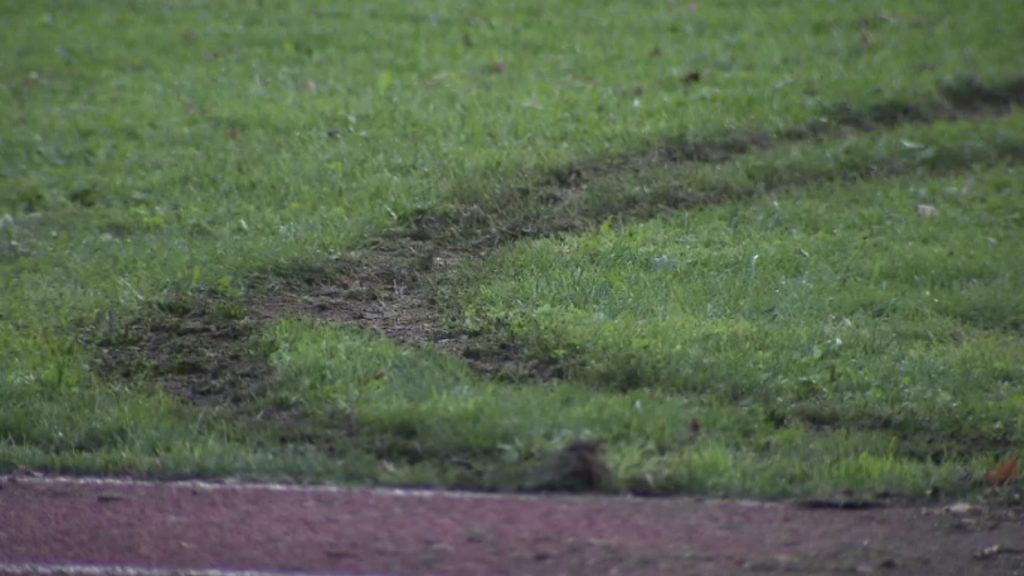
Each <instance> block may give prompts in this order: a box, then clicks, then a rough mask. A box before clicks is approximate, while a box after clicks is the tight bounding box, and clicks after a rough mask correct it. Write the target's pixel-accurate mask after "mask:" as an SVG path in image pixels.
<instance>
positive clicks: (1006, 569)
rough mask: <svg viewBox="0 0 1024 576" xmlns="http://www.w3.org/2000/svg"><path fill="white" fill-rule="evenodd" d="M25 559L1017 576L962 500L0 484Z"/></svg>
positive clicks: (328, 567)
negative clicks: (830, 503) (880, 503)
mask: <svg viewBox="0 0 1024 576" xmlns="http://www.w3.org/2000/svg"><path fill="white" fill-rule="evenodd" d="M33 564H34V565H36V566H38V565H40V564H42V565H45V566H50V567H53V566H55V565H68V564H73V565H92V566H94V567H105V568H107V570H104V569H94V570H93V571H92V572H89V573H92V574H96V573H101V572H109V573H119V572H117V571H115V570H113V569H112V567H114V566H136V567H138V566H146V567H152V568H163V569H166V570H167V571H168V573H170V572H175V573H177V572H176V571H182V572H184V571H187V570H210V569H217V568H220V569H233V570H260V571H266V572H271V571H273V572H275V573H281V572H301V573H307V574H308V573H331V574H338V573H342V574H395V575H401V574H409V575H413V574H447V575H452V576H456V575H466V576H469V575H475V574H492V575H500V574H536V575H538V576H540V575H548V574H550V575H556V574H558V575H576V574H579V575H584V574H586V575H596V574H630V575H636V576H645V575H672V576H680V575H687V574H702V575H727V574H807V575H811V574H813V575H827V574H836V575H838V574H900V575H916V574H920V575H928V576H946V575H948V576H965V575H971V574H976V575H979V576H980V575H983V574H984V575H989V574H993V575H994V574H1000V575H1007V576H1009V575H1013V574H1024V517H1022V515H1021V510H1005V509H989V508H986V507H983V506H981V507H978V506H970V505H966V504H959V505H956V506H953V507H948V508H945V509H943V508H935V507H933V508H915V507H893V508H885V509H870V510H848V511H835V510H817V509H810V508H806V507H797V506H793V505H789V504H783V503H762V502H744V501H721V500H701V499H692V498H666V499H638V498H610V497H592V496H591V497H566V496H561V497H535V496H534V497H524V496H475V495H465V494H450V493H447V494H446V493H401V492H386V491H366V490H330V489H326V490H324V489H319V490H318V489H301V488H300V487H291V488H287V487H280V486H277V487H270V486H266V487H261V486H258V485H256V486H231V485H220V486H217V485H208V484H194V483H168V484H137V483H128V484H124V483H121V484H117V483H109V482H102V481H100V482H96V483H90V482H89V481H88V480H86V481H84V482H83V481H76V480H71V481H61V480H54V479H47V478H10V477H8V478H3V477H0V573H8V574H9V573H34V572H33V571H32V570H29V569H27V568H26V565H33ZM19 566H20V567H21V569H20V570H19ZM278 571H279V572H278ZM35 573H38V572H35ZM49 573H56V572H49ZM61 573H82V572H75V571H69V572H61Z"/></svg>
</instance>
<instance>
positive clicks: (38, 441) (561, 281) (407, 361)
mask: <svg viewBox="0 0 1024 576" xmlns="http://www.w3.org/2000/svg"><path fill="white" fill-rule="evenodd" d="M0 15H2V16H3V18H4V21H5V22H6V23H8V26H7V28H8V30H7V32H5V34H4V35H3V36H2V37H0V51H2V52H0V54H2V56H0V77H2V79H3V80H2V82H0V162H2V165H0V470H12V469H15V468H17V467H19V466H26V467H30V468H38V469H44V470H55V471H68V472H108V473H132V474H138V475H149V476H160V477H170V476H192V475H201V476H211V475H246V476H256V477H280V476H289V477H294V478H301V479H316V480H330V481H345V482H370V483H390V484H409V483H414V484H428V485H430V484H441V485H456V486H470V487H504V486H507V485H509V484H510V483H513V482H514V479H515V478H517V477H519V476H521V475H522V474H525V473H526V472H524V470H525V469H526V468H528V467H529V465H530V464H531V463H532V462H533V461H534V460H535V459H536V457H537V456H538V455H541V454H543V453H545V452H547V451H550V450H552V449H555V448H557V447H559V446H560V445H562V444H564V443H565V442H566V441H568V440H570V439H573V438H577V437H581V436H599V437H602V438H605V439H606V440H607V441H608V460H609V463H610V464H611V465H612V466H613V468H615V470H616V472H617V473H618V475H619V476H620V478H621V480H622V482H623V484H624V486H626V487H629V488H633V489H636V490H642V491H655V492H686V493H702V494H739V495H762V496H778V495H806V494H832V493H835V492H838V491H840V490H843V489H851V490H856V491H860V492H871V491H891V492H902V493H907V494H910V495H914V496H920V495H923V494H927V493H935V492H936V491H941V492H943V493H958V494H959V493H964V492H968V491H970V490H972V489H973V488H972V487H973V484H972V483H971V479H972V478H976V477H978V475H979V474H983V472H984V471H985V470H986V469H987V468H988V467H989V466H990V465H991V464H992V463H993V462H995V461H996V460H997V459H999V458H1002V457H1004V456H1005V455H1006V454H1008V453H1011V452H1012V451H1013V450H1014V449H1016V450H1019V446H1020V445H1021V442H1020V441H1021V436H1022V434H1024V421H1022V419H1021V416H1020V414H1021V413H1022V409H1024V405H1022V402H1024V400H1022V396H1021V395H1022V394H1024V387H1022V376H1024V375H1022V365H1021V361H1020V358H1021V357H1024V355H1022V354H1021V352H1022V350H1021V347H1022V345H1021V334H1020V326H1021V324H1022V323H1024V316H1022V314H1024V303H1022V297H1021V296H1020V295H1019V292H1020V290H1019V287H1020V286H1021V285H1022V275H1024V272H1022V266H1021V265H1020V264H1019V258H1016V257H1015V256H1016V254H1015V249H1014V247H1015V246H1020V245H1021V240H1022V238H1021V224H1020V218H1019V214H1020V211H1021V200H1020V199H1021V197H1022V195H1021V187H1020V184H1019V183H1018V181H1019V180H1020V177H1019V163H1020V160H1021V158H1022V157H1024V155H1022V152H1021V151H1022V149H1024V141H1022V138H1021V137H1020V136H1019V134H1021V133H1024V130H1022V128H1024V121H1022V119H1021V115H1020V113H1014V114H1013V115H1011V116H1008V117H1004V118H981V117H979V118H970V117H965V118H963V119H960V120H959V121H956V122H947V123H942V122H940V123H934V124H926V125H919V126H903V127H897V128H895V129H893V130H889V129H888V128H887V127H885V126H880V127H879V128H880V129H879V130H878V131H877V132H872V133H864V132H863V131H860V132H858V131H855V130H853V129H850V128H847V129H843V128H836V129H835V130H832V131H831V133H830V135H829V136H828V138H827V139H826V140H824V141H822V142H817V141H804V142H789V143H785V142H784V143H782V144H780V145H778V146H776V147H774V148H772V149H770V150H751V151H748V153H747V154H744V155H740V156H738V157H735V158H732V159H730V160H728V161H725V162H716V163H708V164H672V163H664V162H652V163H651V164H650V165H649V166H647V167H646V169H645V170H642V171H638V172H633V171H613V172H611V173H609V174H605V175H603V176H601V177H600V178H597V179H596V180H594V181H593V182H592V183H590V184H589V189H588V194H587V195H586V196H585V197H583V198H581V199H580V200H579V204H578V214H577V215H578V216H579V217H580V222H582V223H583V224H584V226H583V227H584V228H586V227H587V226H586V224H588V223H589V222H591V221H592V220H594V221H598V222H600V221H604V220H605V219H606V218H607V217H608V216H610V215H616V214H628V215H630V217H629V218H624V219H623V218H617V217H613V218H611V219H610V220H607V225H605V226H599V227H597V228H596V229H592V230H589V231H587V232H585V233H583V234H580V235H578V236H568V237H562V238H555V239H547V240H535V241H530V242H525V243H522V244H516V245H511V246H506V247H505V248H503V249H502V250H501V251H500V253H498V254H495V255H494V256H493V258H489V259H488V260H486V261H481V262H474V263H470V264H469V265H468V266H467V267H466V268H464V269H460V270H455V271H453V272H452V274H451V275H450V276H447V277H446V278H444V279H440V280H439V282H440V284H439V286H438V289H439V294H440V295H441V296H442V300H443V304H444V306H445V315H446V317H447V318H448V319H449V321H450V322H451V324H452V326H454V327H457V328H458V329H460V330H462V329H465V330H470V331H475V332H479V333H482V334H485V335H488V337H491V338H495V339H504V340H509V341H512V342H515V343H516V344H517V345H519V346H522V347H523V349H524V351H525V353H527V354H528V355H530V357H531V358H534V359H536V360H537V361H539V362H544V363H547V364H550V365H553V366H555V367H556V368H557V370H558V371H559V372H560V373H562V374H563V375H564V376H565V378H564V381H560V382H557V383H549V384H543V385H541V384H530V383H519V384H510V383H508V382H504V381H501V380H493V379H488V378H484V377H481V376H479V375H476V374H474V373H472V372H471V371H469V370H468V369H467V368H466V367H465V366H464V365H463V364H462V363H461V362H460V361H459V360H457V359H453V358H448V357H445V356H443V355H442V354H440V353H438V352H433V351H429V350H415V349H409V348H406V347H402V346H397V345H395V344H394V343H392V342H389V341H387V340H385V339H381V338H379V337H375V336H372V335H369V334H368V333H364V332H362V331H360V330H358V329H353V328H350V327H341V326H336V325H326V324H322V323H315V322H310V321H301V320H283V321H281V322H278V323H275V324H273V325H268V326H266V327H265V328H264V329H263V332H261V333H260V334H258V335H257V338H258V339H261V340H262V344H260V345H259V346H256V345H255V344H254V349H257V350H263V349H267V350H273V353H272V354H271V356H270V360H271V364H272V365H273V367H274V369H275V371H276V374H275V376H274V378H273V379H272V382H270V383H268V384H267V386H266V388H265V389H261V390H259V391H258V393H257V394H254V397H253V398H251V399H249V400H248V401H247V402H246V403H244V404H243V405H241V406H237V405H235V406H201V407H197V406H193V405H186V404H182V403H181V402H179V401H178V400H176V399H175V397H173V396H171V395H168V394H167V393H166V392H165V391H164V390H162V389H161V387H160V386H159V383H158V382H157V379H156V378H155V377H154V375H152V374H150V375H149V376H148V377H142V376H139V377H135V378H132V379H129V380H124V379H118V378H111V377H110V376H109V375H104V374H105V373H104V372H103V371H101V370H99V369H98V368H97V365H98V360H97V357H96V349H95V346H96V342H97V340H99V339H101V338H103V337H108V338H109V337H111V335H114V334H118V333H121V331H122V330H123V327H125V326H128V325H131V323H132V322H133V321H135V320H136V319H137V318H142V319H143V321H145V319H147V318H149V317H150V315H151V311H152V310H153V309H154V306H155V305H156V304H158V303H161V302H166V301H168V300H175V299H178V298H181V297H182V295H194V296H197V297H205V296H203V295H207V294H209V293H211V292H218V293H220V294H221V295H222V296H221V297H223V298H226V299H228V300H229V301H231V302H235V301H236V300H238V299H239V298H241V296H240V295H242V294H244V293H246V290H247V288H248V284H247V282H248V279H250V278H251V277H252V275H253V274H254V273H257V272H263V273H265V272H266V271H275V270H276V271H280V270H288V269H291V267H293V266H294V265H296V264H303V265H304V264H314V265H317V264H323V263H324V262H329V261H330V259H331V258H332V257H334V256H336V255H339V254H346V253H348V252H350V251H352V250H354V249H357V248H365V247H366V246H368V245H372V244H373V243H374V242H375V241H376V240H378V239H379V238H381V237H383V236H385V235H388V234H392V235H393V234H402V233H403V231H404V230H405V228H406V226H407V223H408V222H410V221H414V220H415V218H416V217H417V215H422V214H424V213H427V214H444V213H445V211H446V210H450V209H451V208H452V207H453V206H454V207H456V208H460V207H465V206H469V205H473V204H479V205H480V206H484V207H485V208H486V207H488V206H491V207H493V206H495V203H497V202H504V199H506V198H507V196H506V195H503V194H505V193H507V192H508V191H511V190H517V189H520V188H523V187H527V188H528V187H530V186H534V185H535V184H536V182H538V181H540V180H542V179H543V178H544V176H545V175H546V174H550V173H551V171H553V170H554V171H557V170H562V169H564V168H565V167H566V166H568V165H570V164H572V163H586V162H594V161H598V162H600V161H601V159H606V158H619V157H623V156H624V155H630V154H632V155H635V154H637V153H639V154H643V153H644V151H646V150H651V149H653V148H656V147H658V146H663V145H665V143H666V142H681V141H682V142H689V143H697V144H699V143H702V142H713V141H720V140H721V139H723V138H731V137H734V136H736V135H740V136H743V135H745V134H749V133H753V132H756V133H762V134H766V135H776V136H784V135H786V134H787V133H791V131H793V130H794V129H800V128H806V127H808V126H816V125H819V124H820V125H828V124H829V121H830V119H834V118H835V117H836V115H837V111H842V110H847V111H851V110H852V111H854V112H856V111H863V112H864V113H869V112H870V111H871V110H879V109H884V107H885V106H888V105H890V104H889V103H893V102H930V101H933V100H934V99H935V98H936V97H937V94H938V91H939V90H940V88H941V87H942V86H946V85H949V84H950V83H953V82H956V81H958V79H959V80H962V79H963V78H972V79H974V81H976V82H977V83H980V84H981V85H985V86H998V85H1000V84H1002V83H1004V82H1006V81H1012V80H1019V74H1020V70H1021V68H1022V64H1024V60H1022V58H1021V56H1020V54H1024V40H1022V39H1024V9H1022V8H1021V7H1020V6H1019V3H1017V2H1012V1H992V2H984V3H978V4H975V5H971V6H967V5H964V3H962V2H953V1H947V2H936V1H930V0H929V1H925V0H921V1H907V2H901V3H899V5H898V6H896V7H893V5H892V3H891V2H881V1H877V2H862V3H856V4H854V3H823V2H816V1H810V0H808V1H804V2H785V3H763V2H731V3H713V4H711V3H700V4H690V3H666V2H650V3H637V2H605V3H582V2H579V3H576V2H559V3H551V2H543V1H539V0H538V1H530V2H518V3H516V4H515V6H511V5H510V4H509V3H507V2H472V3H469V2H455V1H441V0H439V1H434V2H417V3H410V2H405V1H394V2H376V3H373V4H372V5H366V6H364V5H359V6H355V5H348V4H345V3H342V5H338V3H334V2H293V3H270V4H267V5H255V4H253V3H250V2H241V1H239V2H219V3H215V4H210V3H206V2H180V3H175V4H174V5H173V6H167V5H164V3H158V2H127V1H124V2H107V3H103V4H94V3H77V2H59V1H52V2H32V3H30V2H18V1H6V2H0ZM656 49H657V50H656ZM499 63H500V65H498V64H499ZM694 71H699V72H700V73H701V79H700V81H699V82H696V83H687V82H685V81H684V77H685V76H686V75H688V74H690V73H691V72H694ZM879 107H882V108H879ZM709 200H714V201H715V202H723V201H725V202H729V203H726V204H724V205H721V206H718V207H716V208H713V209H709V210H706V211H701V212H692V213H691V212H678V211H673V210H672V209H671V207H673V206H678V207H686V206H691V205H694V204H699V203H702V202H707V201H709ZM920 203H929V204H934V205H936V206H937V207H938V208H939V210H940V212H939V215H938V216H936V217H934V218H922V217H919V216H918V215H917V213H916V207H917V205H918V204H920ZM574 206H575V205H574ZM638 207H639V208H638ZM504 208H507V209H508V210H510V211H515V207H514V206H504ZM574 209H576V208H574ZM525 213H527V214H533V212H529V211H527V212H525ZM648 217H653V219H652V220H650V221H647V222H643V221H641V219H643V218H648ZM755 255H757V259H756V261H755V260H754V256H755ZM839 342H841V344H840V343H839ZM381 372H383V376H381V377H379V378H376V377H375V376H376V375H378V374H380V373H381ZM143 373H144V372H143ZM261 414H262V416H260V415H261ZM274 415H276V416H274ZM282 415H283V416H282ZM694 417H696V418H699V419H700V421H701V422H702V423H703V430H704V431H703V433H702V434H701V436H700V437H699V438H698V439H697V440H696V441H691V440H690V439H689V436H688V432H687V430H688V428H687V427H688V425H689V422H690V420H691V419H692V418H694ZM275 418H277V419H275Z"/></svg>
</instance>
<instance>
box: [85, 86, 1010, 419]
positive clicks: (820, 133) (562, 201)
mask: <svg viewBox="0 0 1024 576" xmlns="http://www.w3.org/2000/svg"><path fill="white" fill-rule="evenodd" d="M1022 104H1024V79H1017V80H1014V81H1011V82H1007V83H1005V84H1001V85H996V86H984V85H981V84H979V83H978V82H976V81H972V80H966V81H960V82H957V83H955V84H951V85H949V86H945V87H941V88H940V90H939V97H938V98H936V99H935V100H931V101H926V102H919V103H913V102H903V101H889V102H883V103H879V104H876V105H872V106H869V107H867V108H863V109H862V108H855V107H849V106H835V107H833V108H831V109H830V110H827V111H826V116H825V118H826V119H825V120H823V121H821V122H817V123H814V124H813V125H808V126H803V127H799V128H796V129H792V130H789V131H786V132H784V133H782V134H781V135H770V134H766V133H761V132H753V131H751V132H740V133H735V134H731V135H728V136H724V137H722V138H720V139H718V140H714V141H711V142H702V143H694V142H687V141H678V142H667V143H663V144H661V145H659V146H655V147H654V148H652V149H651V150H648V151H645V152H642V153H638V154H634V155H629V156H627V157H624V158H616V159H611V160H596V161H590V162H581V163H578V164H575V165H573V166H570V167H567V168H565V169H562V170H558V171H555V172H554V173H552V174H550V175H548V176H547V177H545V178H543V179H541V180H540V181H539V182H538V183H537V184H535V185H532V186H528V187H524V188H518V189H512V190H503V191H497V192H494V193H487V192H486V191H485V192H483V193H481V192H479V191H476V192H475V193H474V194H473V195H470V194H469V193H467V194H465V195H464V197H462V198H461V203H460V204H457V205H455V206H453V207H448V208H445V209H440V210H424V211H420V212H417V213H413V214H409V215H406V216H405V217H404V218H403V219H402V224H403V227H402V228H401V229H400V230H399V231H397V232H395V231H393V232H391V233H390V234H387V235H385V236H383V237H381V238H380V239H378V240H377V243H376V244H374V245H372V246H369V247H367V248H365V249H364V250H362V251H358V252H355V253H353V254H351V255H349V256H348V257H345V258H341V259H339V260H337V261H333V262H327V263H319V264H317V265H315V266H307V267H304V268H296V269H291V270H278V271H275V272H274V273H272V274H265V275H261V276H258V277H254V278H253V279H252V282H251V288H250V290H249V292H248V295H247V296H245V297H244V298H243V299H242V301H241V302H238V301H237V299H236V300H234V301H232V300H230V299H226V298H221V297H218V296H190V297H187V298H183V299H181V300H180V301H177V302H173V303H169V304H163V305H158V306H154V307H153V308H152V309H151V311H150V313H149V314H147V315H145V316H144V317H142V318H139V319H138V320H136V321H134V322H133V323H131V324H130V325H129V326H127V328H126V330H125V332H124V333H122V334H118V335H116V337H107V338H106V339H104V340H103V341H101V342H100V348H101V350H102V352H103V353H102V358H103V361H102V366H101V370H103V371H104V372H105V373H107V374H109V375H115V376H119V377H133V376H139V375H143V376H146V377H148V378H150V379H156V380H157V381H158V382H159V383H160V384H162V385H163V386H164V387H165V388H166V389H167V390H169V391H170V392H171V393H172V394H174V395H175V396H177V397H179V398H181V399H182V400H184V401H186V402H189V403H194V404H200V405H238V404H244V403H245V399H246V398H250V397H253V396H258V395H259V394H260V393H261V392H262V391H263V390H264V389H265V388H266V387H267V386H270V385H271V382H270V378H271V370H270V369H269V367H268V366H267V363H266V355H267V352H268V351H267V350H261V349H260V347H259V346H254V342H253V338H254V335H255V334H256V333H257V331H256V328H257V327H258V326H259V325H260V324H261V323H262V322H264V321H266V320H272V319H276V318H283V317H296V316H300V317H310V318H316V319H319V320H324V321H330V322H340V323H344V324H348V325H354V326H361V327H365V328H368V329H372V330H376V331H378V332H379V333H381V334H382V335H384V336H387V337H389V338H392V339H394V340H395V341H397V342H400V343H403V344H409V345H436V346H438V347H440V348H441V349H443V350H445V351H447V352H450V353H452V354H454V355H457V356H461V357H462V358H464V359H465V360H466V362H467V363H468V364H469V365H470V366H472V367H473V368H474V369H476V370H478V371H480V372H481V373H484V374H488V375H492V376H493V375H499V376H505V377H511V378H517V379H519V378H528V379H540V380H544V379H548V378H552V377H558V376H560V375H561V373H560V367H559V365H558V363H557V362H548V361H545V360H536V359H527V358H525V357H523V355H522V354H520V353H519V351H518V350H517V349H516V347H515V345H514V344H510V343H508V342H507V341H505V340H503V339H502V338H501V335H490V336H486V335H484V336H480V335H475V336H473V337H468V336H467V335H464V334H458V333H450V332H449V331H447V330H446V329H445V319H444V318H442V317H441V312H440V310H439V306H438V302H437V300H438V288H439V286H440V285H441V283H442V281H443V278H444V277H445V275H446V274H447V273H448V272H449V271H451V270H453V269H454V268H455V267H457V266H459V265H460V264H461V263H464V262H466V261H471V260H476V259H479V258H482V257H484V256H486V255H487V254H488V253H489V252H491V251H492V250H494V249H496V248H498V247H501V246H503V245H506V244H508V243H510V242H513V241H516V240H520V239H528V238H537V237H545V236H551V235H556V234H560V233H568V232H575V231H581V230H585V229H588V228H590V227H592V226H594V225H595V224H596V223H600V222H602V221H604V220H605V219H606V218H608V217H611V216H615V217H618V218H620V219H623V220H630V219H633V220H635V219H643V218H648V217H650V216H652V215H653V214H655V213H657V212H659V211H664V210H666V209H685V208H693V207H699V206H702V205H709V204H715V203H721V202H724V201H730V200H737V199H741V198H744V197H748V196H750V195H752V194H756V193H763V192H766V191H772V190H778V189H782V188H786V187H791V186H795V185H800V184H808V183H811V182H815V181H820V180H821V178H822V177H821V176H820V175H816V174H794V175H784V176H774V177H770V178H766V179H765V181H764V182H761V183H759V188H758V189H757V190H743V189H728V188H722V189H717V190H714V189H713V190H693V189H688V188H686V189H680V188H678V187H677V188H671V187H670V188H667V189H665V190H661V191H658V192H657V193H654V194H647V195H645V196H637V197H629V196H628V195H627V196H625V197H623V195H622V194H621V189H619V188H616V187H615V186H614V183H615V182H616V181H617V179H620V178H624V177H632V176H633V175H636V174H644V173H646V172H647V171H655V170H664V169H666V167H669V168H670V167H671V166H673V165H678V164H681V163H709V162H723V161H726V160H729V159H731V158H735V157H737V156H740V155H743V154H748V153H751V152H756V151H759V150H767V149H769V148H771V147H773V146H777V145H780V144H785V143H791V142H798V141H807V140H821V139H824V138H827V137H833V136H838V135H842V134H844V133H848V132H851V131H853V132H866V131H873V130H879V129H884V128H889V127H894V126H898V125H902V124H908V123H926V122H935V121H941V120H956V119H962V118H973V117H978V116H992V115H999V114H1005V113H1008V112H1010V111H1011V110H1013V109H1014V108H1015V107H1017V106H1020V105H1022ZM998 153H999V154H1000V155H1001V157H1002V158H1004V159H1008V160H1013V161H1019V160H1020V159H1021V158H1024V150H1020V149H1016V148H1013V147H1009V148H1006V149H1002V150H998ZM972 163H973V159H972V158H949V159H944V162H943V164H942V165H939V166H936V167H935V172H940V171H955V170H962V169H965V168H967V167H969V166H970V165H971V164H972ZM916 169H917V167H916V166H913V167H912V166H907V165H902V164H899V163H896V162H895V161H894V163H892V164H890V165H886V166H880V167H874V170H873V172H872V175H874V176H878V175H883V176H891V175H897V174H901V173H905V172H907V171H908V170H916ZM861 176H863V175H862V174H850V175H848V176H847V177H850V178H856V177H861ZM602 186H603V187H604V188H605V189H607V190H610V191H608V192H605V194H602V193H601V189H602ZM457 199H459V198H457Z"/></svg>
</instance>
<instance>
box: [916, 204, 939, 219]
mask: <svg viewBox="0 0 1024 576" xmlns="http://www.w3.org/2000/svg"><path fill="white" fill-rule="evenodd" d="M917 215H918V216H920V217H922V218H931V217H933V216H938V215H939V209H938V208H936V207H935V206H932V205H931V204H918V205H917Z"/></svg>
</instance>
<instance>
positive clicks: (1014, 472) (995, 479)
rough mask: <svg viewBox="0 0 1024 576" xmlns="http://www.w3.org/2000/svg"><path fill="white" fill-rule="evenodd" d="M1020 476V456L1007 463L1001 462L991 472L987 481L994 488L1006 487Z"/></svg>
mask: <svg viewBox="0 0 1024 576" xmlns="http://www.w3.org/2000/svg"><path fill="white" fill-rule="evenodd" d="M1019 476H1020V456H1014V457H1013V458H1011V459H1009V460H1007V461H1006V462H1001V463H1000V464H998V465H997V466H996V467H995V468H993V469H991V470H989V472H988V474H986V475H985V479H986V480H988V483H989V484H991V485H992V486H993V487H995V486H1006V485H1007V484H1009V483H1011V482H1013V481H1014V480H1016V479H1017V478H1018V477H1019Z"/></svg>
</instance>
